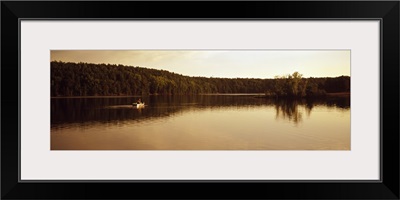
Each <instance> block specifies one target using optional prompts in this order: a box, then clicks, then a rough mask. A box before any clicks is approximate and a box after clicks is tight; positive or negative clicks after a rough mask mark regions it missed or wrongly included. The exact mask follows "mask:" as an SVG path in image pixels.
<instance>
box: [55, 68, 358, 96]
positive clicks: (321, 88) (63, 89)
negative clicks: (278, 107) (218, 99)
mask: <svg viewBox="0 0 400 200" xmlns="http://www.w3.org/2000/svg"><path fill="white" fill-rule="evenodd" d="M238 76H240V75H238ZM337 92H350V77H348V76H340V77H336V78H303V77H302V75H301V74H300V73H298V72H294V73H293V74H290V75H286V76H277V77H275V78H274V79H255V78H206V77H189V76H183V75H180V74H176V73H173V72H168V71H165V70H156V69H148V68H143V67H132V66H123V65H110V64H90V63H70V62H67V63H66V62H56V61H53V62H51V96H52V97H57V96H122V95H148V94H163V95H190V94H210V93H265V94H266V95H267V96H275V97H312V96H323V95H325V94H326V93H337Z"/></svg>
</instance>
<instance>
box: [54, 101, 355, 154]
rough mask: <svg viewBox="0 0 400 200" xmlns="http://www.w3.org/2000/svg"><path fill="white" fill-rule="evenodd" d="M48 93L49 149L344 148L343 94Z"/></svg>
mask: <svg viewBox="0 0 400 200" xmlns="http://www.w3.org/2000/svg"><path fill="white" fill-rule="evenodd" d="M137 98H138V97H121V98H52V99H51V150H350V98H349V97H345V98H338V97H337V98H328V99H323V100H321V99H320V100H274V99H266V98H256V97H255V96H254V95H197V96H149V97H142V101H144V102H145V104H146V106H145V107H144V108H139V109H138V108H136V107H134V106H132V105H131V103H132V102H134V101H136V100H137Z"/></svg>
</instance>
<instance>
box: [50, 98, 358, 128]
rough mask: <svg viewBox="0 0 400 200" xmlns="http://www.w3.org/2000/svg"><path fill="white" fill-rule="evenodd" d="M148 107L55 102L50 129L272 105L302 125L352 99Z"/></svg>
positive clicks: (125, 101)
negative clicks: (317, 109)
mask: <svg viewBox="0 0 400 200" xmlns="http://www.w3.org/2000/svg"><path fill="white" fill-rule="evenodd" d="M143 100H144V101H145V102H148V104H149V106H148V107H146V108H144V109H136V108H135V107H133V106H130V104H131V102H132V101H133V99H132V98H115V99H83V98H82V99H52V101H51V126H52V127H57V126H60V125H65V124H72V123H78V124H85V123H86V124H93V123H121V122H122V123H135V122H138V121H151V120H155V119H160V118H168V117H171V116H176V115H181V114H183V113H184V112H190V111H193V110H198V111H200V110H205V109H213V108H215V109H217V108H227V107H230V108H234V107H237V108H243V107H258V106H273V107H274V108H275V111H276V117H277V118H279V119H284V120H289V121H291V122H294V123H300V122H301V121H302V119H303V117H304V114H303V113H304V112H305V114H307V116H309V115H311V113H312V110H313V109H314V108H315V107H316V106H327V107H331V108H337V109H349V108H350V98H326V99H302V100H289V99H264V98H254V97H251V96H165V97H163V96H158V97H148V98H143Z"/></svg>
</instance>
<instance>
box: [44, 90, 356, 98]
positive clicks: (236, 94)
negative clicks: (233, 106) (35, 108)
mask: <svg viewBox="0 0 400 200" xmlns="http://www.w3.org/2000/svg"><path fill="white" fill-rule="evenodd" d="M198 95H203V96H256V97H270V96H267V95H265V94H263V93H210V94H175V95H173V94H168V95H162V94H149V95H128V96H123V95H120V96H58V97H50V98H51V99H77V98H133V97H135V98H136V97H139V98H140V97H143V96H198ZM350 95H351V93H350V92H335V93H326V95H324V96H321V97H350ZM283 98H284V97H283Z"/></svg>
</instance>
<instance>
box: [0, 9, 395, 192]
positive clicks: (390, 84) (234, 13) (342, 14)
mask: <svg viewBox="0 0 400 200" xmlns="http://www.w3.org/2000/svg"><path fill="white" fill-rule="evenodd" d="M399 8H400V3H399V2H398V1H351V2H346V1H281V2H278V1H253V2H240V1H231V2H228V1H218V2H211V1H203V2H186V1H175V2H167V1H159V2H156V1H147V2H139V1H117V2H111V1H110V2H109V1H87V2H80V1H69V2H67V1H59V2H57V1H26V2H25V1H2V2H1V50H2V51H1V78H2V80H1V83H2V84H1V91H2V92H1V94H2V98H1V104H2V112H1V113H2V114H1V121H2V123H1V126H2V128H1V198H2V199H86V198H88V199H150V198H151V199H167V198H168V199H171V198H172V199H181V198H184V199H203V198H224V199H253V198H258V199H399V197H400V195H399V66H400V65H399ZM22 18H24V19H163V18H168V19H182V20H196V19H203V20H212V19H315V20H318V19H336V20H347V19H379V20H381V22H382V24H381V33H382V34H381V37H382V38H381V43H382V44H381V47H382V48H381V62H382V63H381V65H382V66H381V71H382V72H381V82H382V83H381V116H380V118H381V119H380V123H381V133H382V134H381V135H382V137H381V146H382V149H381V150H382V152H381V153H382V154H381V166H382V167H381V170H382V171H381V174H382V179H381V181H378V182H368V181H365V182H364V181H357V182H351V181H350V182H346V181H340V182H317V181H316V182H313V181H310V182H307V181H304V182H303V181H300V182H287V181H275V182H263V181H239V182H232V181H174V182H171V181H163V182H161V181H149V182H103V183H102V182H74V181H71V182H67V181H64V182H53V183H52V182H46V183H40V182H19V156H18V155H19V148H20V146H19V138H18V133H19V132H20V129H21V127H19V124H20V123H19V113H20V111H21V108H20V103H19V102H20V100H19V98H20V94H19V84H20V82H19V81H20V80H19V79H18V77H19V62H20V61H19V48H20V44H19V20H20V19H22Z"/></svg>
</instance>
